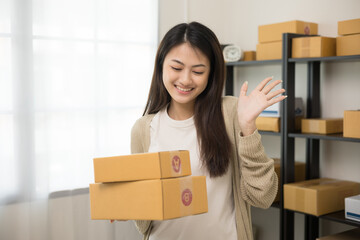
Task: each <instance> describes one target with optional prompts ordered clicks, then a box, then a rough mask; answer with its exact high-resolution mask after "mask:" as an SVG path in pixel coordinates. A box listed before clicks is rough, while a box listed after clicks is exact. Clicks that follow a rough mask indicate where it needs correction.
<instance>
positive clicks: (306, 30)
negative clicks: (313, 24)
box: [304, 26, 310, 35]
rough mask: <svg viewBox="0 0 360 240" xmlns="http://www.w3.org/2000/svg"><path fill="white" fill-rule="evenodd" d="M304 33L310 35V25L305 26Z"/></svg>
mask: <svg viewBox="0 0 360 240" xmlns="http://www.w3.org/2000/svg"><path fill="white" fill-rule="evenodd" d="M304 33H305V35H310V27H309V26H306V27H305V28H304Z"/></svg>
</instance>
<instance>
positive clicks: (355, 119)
mask: <svg viewBox="0 0 360 240" xmlns="http://www.w3.org/2000/svg"><path fill="white" fill-rule="evenodd" d="M359 123H360V110H357V111H356V110H354V111H344V137H351V138H360V124H359Z"/></svg>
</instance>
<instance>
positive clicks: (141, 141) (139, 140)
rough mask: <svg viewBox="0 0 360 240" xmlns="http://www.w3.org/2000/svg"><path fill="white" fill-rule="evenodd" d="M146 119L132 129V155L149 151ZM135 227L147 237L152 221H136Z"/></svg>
mask: <svg viewBox="0 0 360 240" xmlns="http://www.w3.org/2000/svg"><path fill="white" fill-rule="evenodd" d="M147 122H148V121H146V118H144V117H143V118H140V119H139V120H137V121H136V122H135V124H134V126H133V127H132V129H131V153H132V154H134V153H144V152H147V151H148V149H146V142H145V141H147V139H146V137H145V136H147V133H146V131H149V128H147V124H146V123H147ZM134 222H135V226H136V228H137V229H138V231H139V232H140V233H141V234H142V235H145V234H147V231H148V230H150V226H151V221H149V220H135V221H134Z"/></svg>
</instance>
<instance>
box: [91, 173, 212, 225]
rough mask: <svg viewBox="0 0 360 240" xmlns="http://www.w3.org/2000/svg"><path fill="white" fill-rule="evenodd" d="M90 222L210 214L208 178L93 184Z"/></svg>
mask: <svg viewBox="0 0 360 240" xmlns="http://www.w3.org/2000/svg"><path fill="white" fill-rule="evenodd" d="M90 210H91V219H115V220H165V219H172V218H178V217H183V216H188V215H195V214H200V213H205V212H207V211H208V204H207V191H206V182H205V176H188V177H179V178H169V179H155V180H143V181H132V182H117V183H95V184H90Z"/></svg>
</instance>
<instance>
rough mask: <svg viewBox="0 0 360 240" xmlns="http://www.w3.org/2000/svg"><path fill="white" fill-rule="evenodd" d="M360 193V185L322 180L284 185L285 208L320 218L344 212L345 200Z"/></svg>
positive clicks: (327, 179) (335, 180) (334, 180)
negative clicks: (328, 214)
mask: <svg viewBox="0 0 360 240" xmlns="http://www.w3.org/2000/svg"><path fill="white" fill-rule="evenodd" d="M359 193H360V183H357V182H351V181H343V180H337V179H331V178H320V179H313V180H307V181H303V182H297V183H289V184H284V208H286V209H290V210H294V211H299V212H304V213H308V214H312V215H315V216H320V215H323V214H327V213H331V212H337V211H340V210H344V207H345V203H344V202H345V201H344V199H345V198H346V197H349V196H353V195H356V194H359Z"/></svg>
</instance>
